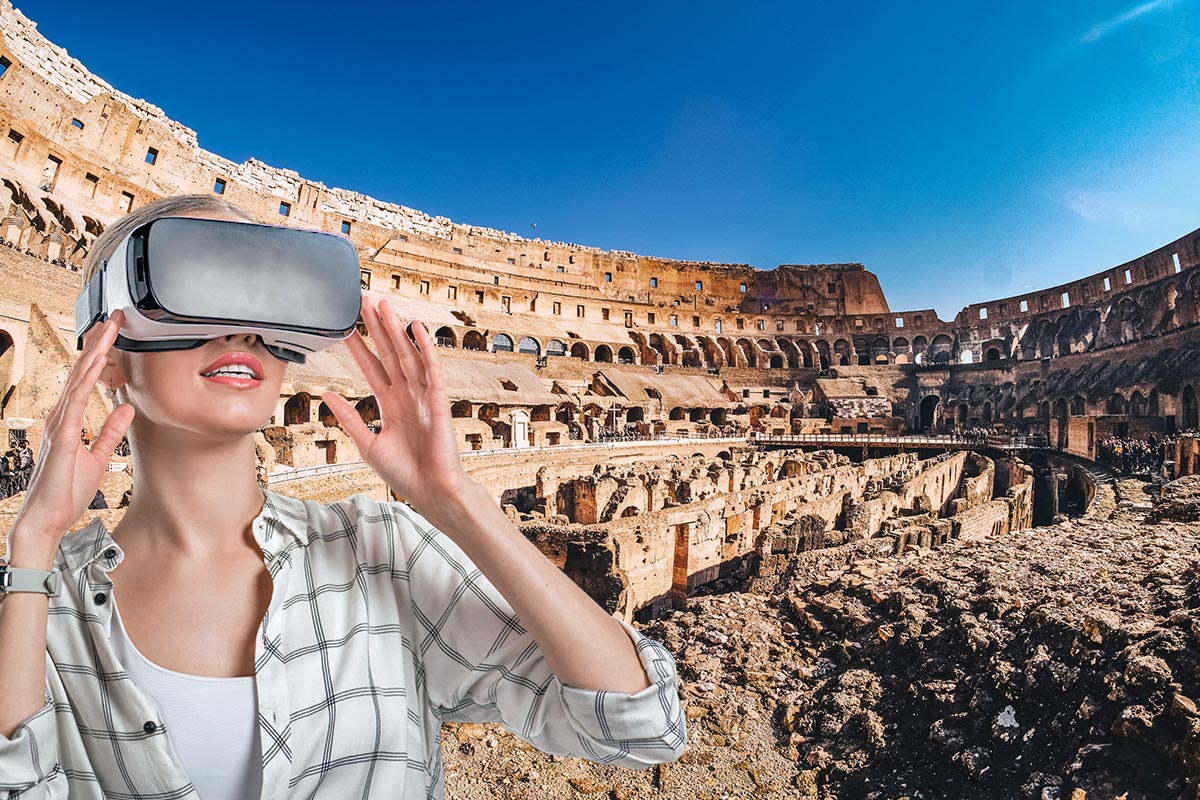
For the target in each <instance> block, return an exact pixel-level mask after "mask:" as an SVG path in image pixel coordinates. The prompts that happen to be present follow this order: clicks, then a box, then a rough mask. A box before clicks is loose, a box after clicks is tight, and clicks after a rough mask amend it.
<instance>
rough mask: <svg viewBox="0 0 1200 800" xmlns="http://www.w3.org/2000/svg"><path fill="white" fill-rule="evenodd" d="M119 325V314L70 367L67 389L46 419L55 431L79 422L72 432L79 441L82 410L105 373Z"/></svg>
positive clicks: (105, 325)
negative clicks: (67, 423) (101, 375)
mask: <svg viewBox="0 0 1200 800" xmlns="http://www.w3.org/2000/svg"><path fill="white" fill-rule="evenodd" d="M120 325H121V312H120V311H118V312H116V314H114V315H113V316H112V317H110V318H109V319H108V320H106V321H105V322H104V326H103V327H102V329H101V331H100V334H99V335H98V336H97V337H96V338H95V339H94V340H93V341H92V345H91V346H90V347H89V348H88V349H87V350H85V351H84V355H83V356H82V357H81V358H80V359H79V361H77V362H76V363H75V365H74V366H72V368H71V371H70V373H69V374H68V376H67V384H66V387H65V388H64V389H63V392H62V394H61V395H60V396H59V398H58V402H57V403H56V404H55V407H54V409H52V410H51V412H50V414H48V415H47V424H48V425H49V426H53V427H54V429H55V430H56V431H57V430H59V429H60V428H62V427H63V423H64V421H67V420H70V421H71V423H72V425H73V424H74V423H75V422H76V421H78V422H79V426H76V427H75V430H74V431H73V435H74V436H75V437H78V435H79V431H80V430H81V427H80V426H81V425H82V422H83V406H84V404H85V403H86V402H87V398H88V396H89V395H91V393H92V390H93V389H94V388H95V386H96V381H97V380H98V379H99V377H100V373H101V372H102V371H103V369H104V365H105V363H106V361H105V355H106V354H107V352H108V348H109V347H110V346H111V345H112V343H113V342H114V341H116V338H117V331H118V330H119V329H120ZM68 427H70V426H68Z"/></svg>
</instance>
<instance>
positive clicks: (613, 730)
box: [0, 489, 687, 800]
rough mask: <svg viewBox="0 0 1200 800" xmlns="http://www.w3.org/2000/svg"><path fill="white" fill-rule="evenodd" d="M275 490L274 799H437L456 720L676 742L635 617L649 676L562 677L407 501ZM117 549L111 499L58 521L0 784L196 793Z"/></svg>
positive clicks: (608, 757) (665, 667)
mask: <svg viewBox="0 0 1200 800" xmlns="http://www.w3.org/2000/svg"><path fill="white" fill-rule="evenodd" d="M263 493H264V495H265V497H266V502H265V503H264V505H263V510H262V513H260V514H259V516H258V517H256V518H255V520H254V524H253V532H254V536H255V539H256V540H257V541H258V544H259V546H260V547H261V548H262V551H263V554H264V559H265V562H266V565H267V567H268V569H269V571H270V574H271V578H272V581H273V583H274V589H273V593H272V596H271V604H270V607H269V609H268V610H267V613H266V616H265V617H264V618H263V621H262V623H261V625H260V627H259V631H258V635H257V637H256V642H255V659H254V667H255V672H256V675H257V686H258V724H259V730H260V734H261V739H262V768H263V794H262V796H263V797H264V798H290V797H305V798H342V797H354V798H363V799H364V800H366V799H367V798H383V797H387V798H389V800H390V799H391V798H405V799H410V800H416V799H417V798H434V799H435V800H441V798H443V797H444V784H443V774H442V760H441V748H440V738H441V725H442V723H443V722H445V721H453V722H466V721H470V722H500V723H502V724H503V726H504V727H505V728H507V729H508V730H509V731H511V732H512V733H513V734H515V735H516V736H519V737H520V738H521V739H523V740H525V741H527V742H529V743H530V744H532V745H533V746H535V747H537V748H539V749H541V750H543V751H545V752H547V753H555V754H558V755H566V756H578V757H581V758H586V759H589V760H591V761H596V762H600V763H604V764H616V765H620V766H624V767H629V768H632V769H640V768H644V767H648V766H650V765H653V764H659V763H666V762H670V761H674V760H675V759H677V758H678V757H679V756H680V755H681V754H682V753H683V751H684V749H685V748H686V746H687V731H686V727H685V720H684V715H683V712H682V708H681V706H680V702H679V693H678V684H677V674H676V665H675V660H674V658H673V657H672V656H671V654H670V653H669V652H668V651H667V650H666V648H664V647H663V646H662V644H660V643H659V642H657V641H655V640H653V639H650V638H648V637H646V636H644V635H642V634H641V633H640V632H639V631H637V630H635V629H634V628H633V627H632V626H631V625H630V624H629V623H627V622H625V621H624V620H620V619H618V622H620V623H621V625H622V626H623V627H624V628H625V630H626V631H627V632H628V633H629V636H630V637H631V639H632V640H633V642H634V644H635V645H636V649H637V653H638V655H639V657H640V658H641V661H642V665H643V666H644V667H645V669H646V674H647V676H648V677H649V678H650V679H651V680H652V684H651V685H650V686H648V687H646V688H645V689H643V690H642V691H640V692H637V693H636V694H629V693H625V692H618V691H604V690H591V689H580V688H577V687H573V686H569V685H566V684H563V683H562V682H560V681H559V679H558V678H557V677H556V676H555V675H554V673H553V672H552V671H551V669H550V667H549V666H548V665H547V664H546V661H545V658H544V657H543V655H542V651H541V649H540V648H539V647H538V644H537V642H536V641H535V640H534V638H533V636H532V635H531V634H530V633H529V632H528V631H527V630H526V629H525V628H524V627H523V626H522V625H521V621H520V619H518V617H517V616H516V614H515V613H514V611H513V609H512V607H511V606H510V605H509V604H508V602H507V601H506V600H505V599H504V597H503V596H502V595H501V594H500V592H499V591H498V590H497V589H496V588H495V587H494V586H493V585H492V584H491V582H490V581H488V579H487V578H486V577H485V576H484V575H483V573H482V572H481V571H480V570H479V569H478V568H477V567H476V566H475V565H474V563H472V562H471V561H470V559H468V558H467V556H466V554H465V553H463V551H462V549H461V548H459V547H458V546H457V545H456V544H455V543H454V542H453V541H452V540H451V539H450V538H449V537H448V536H446V535H445V534H444V533H442V532H441V531H439V530H437V529H436V528H434V527H433V526H432V525H430V523H429V522H428V521H427V520H426V519H425V518H424V517H422V516H421V515H419V514H418V513H417V512H416V511H415V510H413V509H412V508H411V507H410V506H408V505H407V504H405V503H400V502H383V501H379V500H373V499H371V498H369V497H367V496H366V495H363V494H355V495H353V496H352V497H349V498H347V499H345V500H339V501H335V502H330V503H318V502H315V501H312V500H297V499H294V498H291V497H288V496H286V495H281V494H278V493H276V492H273V491H270V490H269V489H264V490H263ZM123 557H124V554H123V553H122V551H121V548H120V547H119V546H118V545H117V544H116V542H115V541H114V540H113V539H112V537H111V535H110V534H109V532H108V530H106V529H105V527H104V525H103V523H102V522H101V520H100V518H99V517H96V518H94V519H93V520H92V522H91V523H90V524H89V525H88V526H86V527H84V528H82V529H80V530H77V531H73V532H71V533H69V534H67V536H65V537H64V538H63V541H62V544H61V545H60V547H59V549H58V553H57V555H56V557H55V562H54V569H55V570H56V571H58V572H59V573H60V575H61V577H62V583H63V589H62V595H61V596H60V597H57V598H51V600H50V617H49V625H48V630H47V653H46V704H45V705H44V706H43V707H42V708H41V709H39V710H38V711H36V712H34V713H33V714H32V715H31V716H30V717H29V718H28V719H26V720H25V721H24V722H23V723H22V724H21V725H20V727H18V728H17V729H16V731H15V732H14V734H13V737H12V738H11V739H6V738H4V737H3V736H0V799H3V800H8V799H10V798H33V797H38V798H56V797H66V796H67V795H68V792H69V794H70V797H71V798H79V800H85V799H90V798H97V799H99V798H110V800H122V799H123V798H146V799H150V800H174V799H175V798H190V800H195V799H196V798H197V797H198V795H197V793H196V790H195V788H194V787H193V786H192V784H191V782H190V781H189V780H188V777H187V775H186V774H185V772H184V769H183V766H182V765H181V764H180V762H179V758H178V756H177V754H176V753H175V750H174V749H173V747H172V745H171V735H170V734H171V729H170V725H169V724H168V722H167V721H164V720H163V718H162V715H161V713H160V711H159V708H158V706H157V704H156V703H155V702H154V701H153V699H151V698H150V697H149V695H147V694H146V693H145V692H143V691H142V690H141V689H139V688H138V687H137V686H135V685H134V683H133V681H132V680H131V679H130V677H129V674H128V673H127V672H126V671H125V670H124V668H123V667H122V666H121V664H120V663H119V662H118V661H117V659H116V657H115V655H114V653H113V649H112V645H111V644H110V641H109V630H110V625H109V623H110V617H111V615H112V608H113V604H112V603H111V602H108V598H107V595H108V594H109V593H110V592H111V591H112V582H111V581H110V580H109V577H108V572H109V571H110V570H111V569H113V567H115V566H116V565H118V564H120V563H121V559H122V558H123ZM3 646H10V645H9V643H7V642H5V643H4V645H3ZM18 646H19V645H18Z"/></svg>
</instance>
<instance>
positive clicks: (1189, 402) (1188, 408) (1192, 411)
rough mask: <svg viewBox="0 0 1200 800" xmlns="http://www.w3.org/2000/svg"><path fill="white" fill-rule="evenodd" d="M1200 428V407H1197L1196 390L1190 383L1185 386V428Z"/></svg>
mask: <svg viewBox="0 0 1200 800" xmlns="http://www.w3.org/2000/svg"><path fill="white" fill-rule="evenodd" d="M1193 428H1200V409H1197V407H1196V390H1195V389H1193V388H1192V387H1191V386H1190V385H1188V386H1185V387H1183V429H1184V430H1185V431H1186V430H1191V429H1193Z"/></svg>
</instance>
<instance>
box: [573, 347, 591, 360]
mask: <svg viewBox="0 0 1200 800" xmlns="http://www.w3.org/2000/svg"><path fill="white" fill-rule="evenodd" d="M571 358H578V359H579V360H580V361H588V360H590V359H588V346H587V345H586V344H584V343H583V342H576V343H575V344H573V345H571Z"/></svg>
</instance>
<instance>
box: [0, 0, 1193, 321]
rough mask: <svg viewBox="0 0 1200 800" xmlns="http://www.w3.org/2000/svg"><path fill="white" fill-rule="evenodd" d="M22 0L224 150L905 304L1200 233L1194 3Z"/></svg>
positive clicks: (59, 33) (451, 210) (483, 219)
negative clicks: (802, 276) (841, 278)
mask: <svg viewBox="0 0 1200 800" xmlns="http://www.w3.org/2000/svg"><path fill="white" fill-rule="evenodd" d="M17 7H18V8H20V9H21V10H22V11H23V12H24V13H25V14H26V15H27V16H29V17H30V18H31V19H33V20H34V21H36V22H37V23H38V26H39V29H40V30H41V31H42V33H43V34H45V35H46V36H47V37H48V38H49V39H50V40H51V41H53V42H55V43H57V44H59V45H61V46H63V47H65V48H67V50H68V52H70V54H71V55H73V56H75V57H76V58H78V59H80V60H81V61H82V62H83V63H84V64H85V65H86V66H87V67H88V68H89V69H91V70H92V71H93V72H95V73H96V74H98V75H99V76H100V77H101V78H103V79H105V80H107V81H109V82H110V83H112V84H113V85H114V86H116V87H117V88H119V89H121V90H122V91H124V92H127V93H129V94H131V95H134V96H137V97H145V98H146V99H148V100H149V101H151V102H153V103H155V104H156V105H158V106H160V107H162V108H163V109H164V110H165V111H166V113H167V114H168V115H170V116H171V117H173V118H175V119H177V120H179V121H181V122H183V123H184V124H186V125H188V126H190V127H192V128H194V129H195V130H196V131H197V132H198V135H199V140H200V144H201V146H202V147H205V148H207V149H209V150H212V151H214V152H216V153H218V154H220V155H222V156H225V157H227V158H231V159H234V160H236V161H241V160H244V159H245V158H247V157H250V156H254V157H256V158H259V159H261V160H263V161H265V162H267V163H269V164H272V165H274V166H279V167H286V168H289V169H294V170H297V171H299V172H300V173H301V174H302V175H304V176H305V177H307V178H310V179H313V180H318V181H321V182H323V183H325V184H326V185H330V186H338V187H343V188H347V189H352V190H355V191H361V192H363V193H366V194H368V195H372V196H374V197H377V198H380V199H382V200H388V201H392V202H397V203H402V204H404V205H407V206H411V207H414V208H418V209H420V210H422V211H425V212H428V213H430V214H435V215H442V216H447V217H449V218H451V219H452V220H454V221H456V222H465V223H469V224H475V225H484V226H489V227H494V228H500V229H504V230H510V231H514V232H517V233H520V234H522V235H535V236H540V237H543V238H546V239H550V240H554V241H568V242H576V243H579V244H584V245H591V246H596V247H601V248H604V249H611V248H617V249H622V250H632V251H634V252H637V253H641V254H645V255H655V256H666V257H671V258H682V259H699V260H710V261H725V262H732V263H749V264H752V265H754V266H756V267H759V268H763V269H770V268H772V267H774V266H775V265H776V264H780V263H821V262H840V261H861V262H863V263H865V264H866V266H867V269H869V270H872V271H873V272H875V273H876V274H877V275H879V278H880V281H881V283H882V284H883V288H884V291H885V292H886V294H887V296H888V299H889V302H890V303H891V306H892V308H893V309H894V310H904V309H914V308H928V307H934V308H936V309H937V310H938V311H939V313H940V315H941V316H942V317H943V318H944V319H946V318H950V317H952V316H953V315H954V314H955V313H957V311H958V310H959V309H960V308H961V307H962V306H963V305H965V304H967V303H969V302H977V301H982V300H987V299H992V298H995V297H1001V296H1007V295H1011V294H1016V293H1019V292H1023V291H1028V290H1031V289H1037V288H1043V287H1047V286H1051V285H1054V284H1056V283H1061V282H1064V281H1067V280H1071V279H1073V278H1076V277H1079V276H1082V275H1085V274H1088V273H1092V272H1096V271H1099V270H1101V269H1104V268H1107V267H1110V266H1114V265H1116V264H1118V263H1120V262H1122V261H1125V260H1128V259H1130V258H1133V257H1136V256H1138V255H1141V254H1143V253H1145V252H1147V251H1149V250H1152V249H1155V248H1156V247H1159V246H1161V245H1163V244H1166V243H1167V242H1169V241H1171V240H1173V239H1175V238H1177V237H1179V236H1181V235H1183V234H1185V233H1188V232H1190V231H1192V230H1194V229H1195V228H1198V227H1200V113H1198V111H1200V1H1198V0H1157V1H1154V0H1152V1H1151V2H1144V3H1139V2H1138V1H1137V0H1119V1H1118V0H1051V1H1050V2H1046V0H1013V2H1003V3H979V2H974V3H973V2H968V3H963V2H948V1H946V2H943V1H942V0H933V1H931V2H927V3H875V2H869V3H862V2H840V3H816V2H811V3H809V2H796V3H783V2H780V3H777V4H765V3H753V2H743V3H714V2H707V1H706V0H700V1H698V2H688V3H682V2H680V3H671V2H667V3H661V4H660V3H645V2H638V3H624V2H607V3H593V4H583V3H572V2H565V3H564V2H554V3H549V2H547V3H541V2H537V3H533V2H528V3H520V4H508V3H482V2H481V3H469V4H468V3H454V2H426V3H419V4H417V3H413V4H384V3H379V4H377V5H372V4H363V3H347V4H338V3H319V4H317V3H310V2H291V3H284V2H278V1H277V0H253V1H250V2H248V1H247V0H243V1H242V2H239V3H236V4H235V3H226V2H221V1H220V0H213V2H209V3H205V4H199V3H196V4H192V3H187V4H183V3H180V4H169V3H162V2H153V3H151V2H144V1H143V0H123V1H122V2H120V3H103V2H97V1H96V0H18V2H17ZM185 7H186V8H185ZM535 222H536V223H537V229H536V230H534V229H532V228H531V227H530V224H531V223H535Z"/></svg>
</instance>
